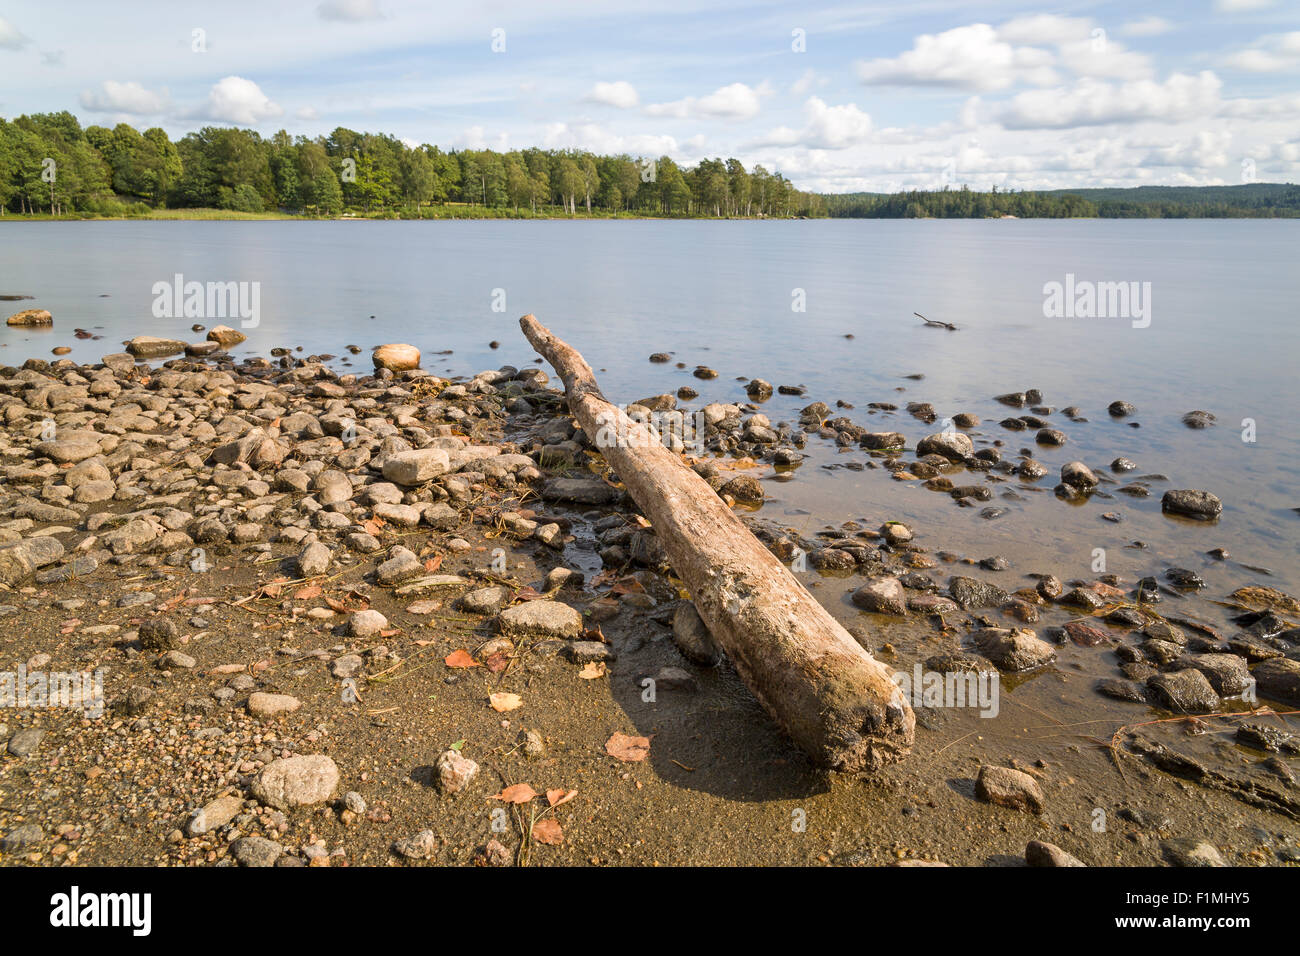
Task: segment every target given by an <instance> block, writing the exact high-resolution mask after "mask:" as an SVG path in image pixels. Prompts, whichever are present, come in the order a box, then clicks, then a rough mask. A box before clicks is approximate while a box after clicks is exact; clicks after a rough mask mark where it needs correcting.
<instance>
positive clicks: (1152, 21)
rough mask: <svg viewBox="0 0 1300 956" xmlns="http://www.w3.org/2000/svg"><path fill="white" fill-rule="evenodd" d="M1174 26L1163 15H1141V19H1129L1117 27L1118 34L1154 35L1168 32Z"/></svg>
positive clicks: (1129, 35) (1128, 35) (1127, 35)
mask: <svg viewBox="0 0 1300 956" xmlns="http://www.w3.org/2000/svg"><path fill="white" fill-rule="evenodd" d="M1173 28H1174V25H1173V24H1172V23H1170V22H1169V21H1168V20H1166V19H1165V18H1164V17H1143V18H1142V19H1141V20H1131V21H1129V22H1128V23H1126V24H1124V25H1123V26H1122V27H1120V28H1119V32H1120V36H1126V37H1156V36H1160V35H1161V34H1164V33H1168V32H1169V31H1170V30H1172V29H1173Z"/></svg>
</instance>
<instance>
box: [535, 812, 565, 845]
mask: <svg viewBox="0 0 1300 956" xmlns="http://www.w3.org/2000/svg"><path fill="white" fill-rule="evenodd" d="M533 839H534V840H536V841H537V842H538V843H545V844H546V845H547V846H559V845H560V844H561V843H563V842H564V830H562V829H561V828H560V821H559V820H552V819H551V818H550V817H546V818H545V819H542V820H538V821H537V822H536V823H534V824H533Z"/></svg>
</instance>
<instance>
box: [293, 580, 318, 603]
mask: <svg viewBox="0 0 1300 956" xmlns="http://www.w3.org/2000/svg"><path fill="white" fill-rule="evenodd" d="M323 593H324V591H323V590H322V588H321V586H320V585H319V584H309V585H307V586H306V587H305V588H299V589H298V590H296V591H294V592H293V598H294V600H295V601H310V600H311V599H312V598H317V597H320V596H321V594H323Z"/></svg>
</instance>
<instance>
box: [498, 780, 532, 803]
mask: <svg viewBox="0 0 1300 956" xmlns="http://www.w3.org/2000/svg"><path fill="white" fill-rule="evenodd" d="M536 796H537V791H536V790H534V789H533V788H532V787H530V786H528V784H526V783H517V784H515V785H514V786H513V787H506V788H505V789H504V790H502V791H501V792H500V793H498V794H496V795H495V796H493V797H491V799H492V800H500V801H502V802H503V803H528V802H529V801H530V800H532V799H534V798H535V797H536Z"/></svg>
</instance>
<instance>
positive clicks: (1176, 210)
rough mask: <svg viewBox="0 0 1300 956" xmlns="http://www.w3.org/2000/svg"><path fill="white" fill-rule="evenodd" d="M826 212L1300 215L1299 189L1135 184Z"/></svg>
mask: <svg viewBox="0 0 1300 956" xmlns="http://www.w3.org/2000/svg"><path fill="white" fill-rule="evenodd" d="M823 199H824V200H825V202H826V212H827V214H828V215H829V216H831V217H832V218H842V219H923V218H927V217H929V218H935V219H987V218H989V217H1000V216H1017V217H1019V218H1022V219H1027V218H1039V219H1065V218H1075V217H1090V218H1091V217H1099V218H1103V219H1128V218H1136V219H1216V218H1256V217H1264V218H1268V217H1282V216H1285V217H1294V216H1300V186H1294V185H1291V184H1277V183H1250V184H1244V185H1241V186H1185V187H1174V186H1141V187H1137V188H1133V189H1077V190H1052V191H1048V192H1019V191H1002V192H999V191H998V190H997V188H996V187H995V188H994V189H993V190H992V191H991V192H976V191H974V190H971V189H969V188H968V187H966V186H962V187H960V188H958V189H952V188H945V189H941V190H935V191H925V192H922V191H917V190H913V191H912V192H906V193H893V194H883V193H844V194H840V195H835V196H824V197H823Z"/></svg>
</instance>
